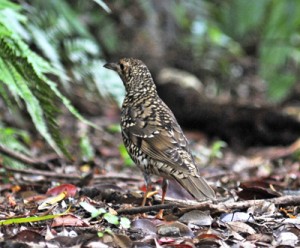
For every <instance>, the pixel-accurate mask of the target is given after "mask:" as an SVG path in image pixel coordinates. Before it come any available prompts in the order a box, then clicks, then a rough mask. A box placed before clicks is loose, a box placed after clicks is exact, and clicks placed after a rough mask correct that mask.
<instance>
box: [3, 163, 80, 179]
mask: <svg viewBox="0 0 300 248" xmlns="http://www.w3.org/2000/svg"><path fill="white" fill-rule="evenodd" d="M3 167H4V168H5V169H6V170H8V171H13V172H18V173H22V174H29V175H39V176H45V177H54V178H59V179H72V180H74V179H75V180H76V179H78V180H79V179H81V177H80V176H79V175H78V174H61V173H57V172H51V171H43V170H36V169H34V170H33V169H16V168H11V167H8V166H5V165H3Z"/></svg>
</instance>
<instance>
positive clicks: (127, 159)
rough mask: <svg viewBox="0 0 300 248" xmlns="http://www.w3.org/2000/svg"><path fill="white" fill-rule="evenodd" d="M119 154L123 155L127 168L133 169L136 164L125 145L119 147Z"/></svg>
mask: <svg viewBox="0 0 300 248" xmlns="http://www.w3.org/2000/svg"><path fill="white" fill-rule="evenodd" d="M119 152H120V154H121V157H122V158H123V161H124V165H125V166H127V167H131V166H133V165H134V162H133V161H132V159H131V157H130V156H129V154H128V152H127V150H126V148H125V146H124V144H121V145H120V146H119Z"/></svg>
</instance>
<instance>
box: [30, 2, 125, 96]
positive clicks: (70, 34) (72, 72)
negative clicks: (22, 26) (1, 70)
mask: <svg viewBox="0 0 300 248" xmlns="http://www.w3.org/2000/svg"><path fill="white" fill-rule="evenodd" d="M95 2H97V4H99V5H100V6H101V7H102V8H104V9H105V10H106V11H108V10H109V9H108V7H107V6H106V5H105V4H104V3H103V1H99V0H98V1H95ZM31 3H32V5H33V6H34V7H35V8H30V9H28V15H29V14H30V16H31V20H30V21H31V25H29V30H30V32H31V35H32V37H33V41H34V43H35V44H36V45H37V46H38V48H39V50H40V52H41V53H42V54H43V55H44V56H45V57H47V58H48V59H49V60H50V61H51V63H52V65H53V66H54V67H55V68H57V69H59V71H60V74H59V75H58V76H59V77H60V79H61V81H62V82H63V83H64V84H63V85H64V87H65V90H66V91H67V92H70V91H71V90H72V87H71V86H70V85H69V83H68V81H67V78H68V76H69V77H71V79H72V82H73V83H77V84H84V86H85V88H86V89H87V90H88V91H89V92H90V94H91V93H95V92H97V91H98V92H99V93H100V95H101V96H103V97H108V96H112V97H114V98H115V99H117V101H118V102H120V98H122V97H123V95H124V89H123V87H122V86H121V82H120V79H119V78H118V76H117V75H116V74H115V73H113V72H109V71H107V70H105V69H103V68H102V67H103V65H104V61H103V60H102V53H101V50H100V49H99V45H98V43H97V41H96V40H95V38H94V36H93V35H92V34H91V33H90V32H89V29H88V26H87V25H86V24H85V22H83V21H82V18H84V17H82V16H80V13H81V12H82V7H85V6H86V5H89V4H90V2H89V1H85V2H80V1H76V3H75V4H74V6H70V5H69V4H68V2H67V1H65V0H60V1H40V0H34V1H31ZM76 8H78V12H77V11H76ZM97 17H98V18H101V12H100V11H97ZM90 19H91V18H89V20H90ZM66 71H68V76H67V75H66ZM71 93H72V92H71Z"/></svg>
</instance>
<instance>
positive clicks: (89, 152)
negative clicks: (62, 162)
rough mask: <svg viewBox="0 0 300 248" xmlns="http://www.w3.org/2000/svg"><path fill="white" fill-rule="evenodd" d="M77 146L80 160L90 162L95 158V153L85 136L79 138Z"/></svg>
mask: <svg viewBox="0 0 300 248" xmlns="http://www.w3.org/2000/svg"><path fill="white" fill-rule="evenodd" d="M79 146H80V151H81V158H82V159H83V160H85V161H91V160H92V159H93V158H94V156H95V152H94V148H93V146H92V144H91V141H90V139H89V137H88V136H87V134H85V135H83V136H82V137H80V144H79Z"/></svg>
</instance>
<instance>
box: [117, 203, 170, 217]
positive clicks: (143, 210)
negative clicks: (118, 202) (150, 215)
mask: <svg viewBox="0 0 300 248" xmlns="http://www.w3.org/2000/svg"><path fill="white" fill-rule="evenodd" d="M174 207H176V205H174V204H160V205H155V206H144V207H136V208H127V209H119V210H117V211H116V212H117V213H118V214H128V215H131V214H143V213H147V212H151V211H159V210H161V209H172V208H174Z"/></svg>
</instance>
